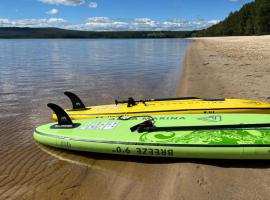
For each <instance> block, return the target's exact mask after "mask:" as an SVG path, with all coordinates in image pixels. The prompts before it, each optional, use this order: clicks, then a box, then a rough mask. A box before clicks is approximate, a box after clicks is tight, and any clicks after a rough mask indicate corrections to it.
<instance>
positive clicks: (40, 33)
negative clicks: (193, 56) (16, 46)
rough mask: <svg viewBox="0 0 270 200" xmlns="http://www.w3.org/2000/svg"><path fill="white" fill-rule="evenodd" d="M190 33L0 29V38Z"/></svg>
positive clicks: (174, 35) (181, 33) (175, 33)
mask: <svg viewBox="0 0 270 200" xmlns="http://www.w3.org/2000/svg"><path fill="white" fill-rule="evenodd" d="M190 35H191V32H190V31H111V32H95V31H76V30H66V29H59V28H18V27H7V28H0V38H6V39H8V38H184V37H189V36H190Z"/></svg>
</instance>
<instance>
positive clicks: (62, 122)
mask: <svg viewBox="0 0 270 200" xmlns="http://www.w3.org/2000/svg"><path fill="white" fill-rule="evenodd" d="M47 106H48V107H49V108H51V109H52V110H53V112H54V113H55V114H56V116H57V120H58V124H57V125H54V126H53V128H75V127H77V126H78V125H80V124H74V123H73V122H72V120H71V119H70V117H69V116H68V114H67V113H66V112H65V111H64V110H63V109H62V108H61V107H60V106H58V105H56V104H53V103H48V104H47Z"/></svg>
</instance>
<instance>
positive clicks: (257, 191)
mask: <svg viewBox="0 0 270 200" xmlns="http://www.w3.org/2000/svg"><path fill="white" fill-rule="evenodd" d="M239 49H240V50H239ZM269 56H270V37H251V38H249V37H247V38H242V37H241V38H224V39H220V38H215V39H213V38H212V39H203V40H198V41H196V42H195V43H194V44H193V45H192V46H191V47H190V48H189V49H188V51H187V54H186V59H185V68H184V73H183V76H182V79H181V83H180V86H179V88H178V90H177V95H181V96H203V97H238V98H252V99H259V100H265V99H267V98H268V96H267V95H268V94H267V93H268V91H267V90H268V88H267V86H268V85H269V84H268V82H269V81H270V79H269V77H268V76H269V73H267V72H270V67H268V66H269V64H270V59H269ZM268 70H269V71H268ZM8 95H11V96H12V94H8ZM33 95H34V94H33ZM80 95H81V96H83V97H85V98H87V95H89V94H88V93H82V94H80ZM269 96H270V95H269ZM18 101H20V103H21V104H24V105H25V106H24V107H23V108H21V110H15V111H16V112H15V111H14V115H12V113H8V112H5V109H6V110H7V111H8V108H1V109H2V110H1V116H2V117H1V118H0V120H1V121H0V133H1V134H0V142H1V143H0V144H1V146H0V152H1V154H0V199H95V200H96V199H108V200H109V199H115V200H116V199H129V200H132V199H155V200H159V199H160V200H163V199H179V200H185V199H191V200H192V199H270V194H269V190H270V178H269V177H270V176H269V175H270V169H269V168H270V162H268V161H221V160H210V161H209V160H186V159H185V160H183V159H159V158H138V157H119V156H109V155H101V154H91V153H76V152H69V151H62V150H59V149H54V148H50V147H45V146H43V145H37V144H36V143H35V142H34V141H33V140H32V132H33V127H35V126H37V125H38V124H42V123H46V122H48V121H49V120H50V119H49V117H48V116H50V114H51V112H50V111H49V110H48V109H47V108H45V106H44V105H45V102H48V101H53V102H58V103H59V104H60V105H63V106H64V107H68V106H69V104H68V103H67V102H66V101H64V100H63V98H62V97H60V96H53V97H50V98H49V99H35V100H34V101H33V102H27V101H26V100H24V99H23V98H22V99H18ZM24 101H25V102H24ZM12 103H13V104H14V106H16V104H18V102H16V101H14V102H12ZM33 113H34V114H33Z"/></svg>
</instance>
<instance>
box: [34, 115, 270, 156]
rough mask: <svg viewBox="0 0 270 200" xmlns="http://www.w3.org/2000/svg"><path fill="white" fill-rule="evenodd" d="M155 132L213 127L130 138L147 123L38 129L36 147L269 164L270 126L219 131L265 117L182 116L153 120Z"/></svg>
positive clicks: (266, 119)
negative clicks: (253, 161)
mask: <svg viewBox="0 0 270 200" xmlns="http://www.w3.org/2000/svg"><path fill="white" fill-rule="evenodd" d="M153 118H154V120H155V124H154V125H155V126H157V127H172V126H173V127H175V126H180V127H181V126H190V127H193V126H196V127H198V126H201V127H206V126H216V127H217V129H211V130H199V129H196V130H188V131H177V130H174V131H155V132H142V133H139V132H137V131H135V132H131V131H130V128H131V127H133V126H135V125H137V124H139V123H142V122H143V121H145V120H148V119H149V118H148V117H131V118H130V119H128V120H119V118H109V119H91V120H78V121H74V123H79V124H80V125H79V126H78V127H76V128H66V129H64V128H53V127H52V125H54V124H52V123H51V124H46V125H42V126H40V127H38V128H36V130H35V132H34V138H35V140H36V141H38V142H40V143H42V144H45V145H49V146H53V147H58V148H63V149H69V150H76V151H89V152H97V153H108V154H122V155H135V156H157V157H178V158H209V159H270V125H269V127H268V126H267V125H266V126H265V127H253V128H229V129H219V128H218V127H219V126H224V125H238V124H269V123H270V115H266V114H218V115H201V114H183V115H157V116H154V117H153Z"/></svg>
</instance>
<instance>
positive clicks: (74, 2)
mask: <svg viewBox="0 0 270 200" xmlns="http://www.w3.org/2000/svg"><path fill="white" fill-rule="evenodd" d="M38 1H40V2H42V3H47V4H53V5H65V6H78V5H81V4H83V3H85V0H38Z"/></svg>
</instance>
